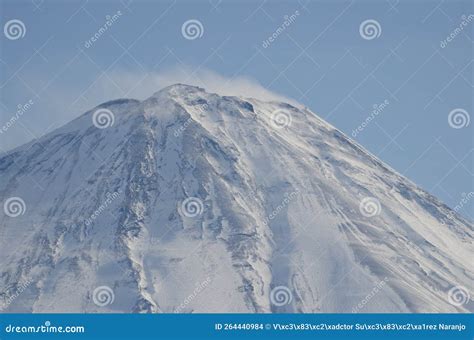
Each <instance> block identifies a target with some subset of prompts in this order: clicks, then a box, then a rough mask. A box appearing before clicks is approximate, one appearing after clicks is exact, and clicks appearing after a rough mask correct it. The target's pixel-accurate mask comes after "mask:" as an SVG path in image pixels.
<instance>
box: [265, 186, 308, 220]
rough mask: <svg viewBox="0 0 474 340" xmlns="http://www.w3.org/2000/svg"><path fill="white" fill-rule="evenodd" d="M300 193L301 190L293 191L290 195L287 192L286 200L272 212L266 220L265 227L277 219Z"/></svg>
mask: <svg viewBox="0 0 474 340" xmlns="http://www.w3.org/2000/svg"><path fill="white" fill-rule="evenodd" d="M299 193H300V191H299V189H296V190H295V191H292V192H290V193H288V192H286V193H285V195H284V196H285V198H284V199H283V200H282V201H281V202H280V204H278V205H277V207H276V208H275V209H273V210H272V212H271V213H270V214H269V215H268V216H267V217H266V218H265V221H264V223H265V225H268V224H269V223H270V221H272V220H273V219H275V217H277V215H278V214H279V213H280V212H281V211H282V210H283V209H285V207H287V206H288V205H289V204H290V202H291V201H293V200H294V199H295V197H296V196H297V195H298V194H299Z"/></svg>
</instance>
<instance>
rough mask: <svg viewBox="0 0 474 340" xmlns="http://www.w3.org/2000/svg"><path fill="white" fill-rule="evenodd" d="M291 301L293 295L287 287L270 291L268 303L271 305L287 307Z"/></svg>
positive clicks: (278, 287) (279, 287)
mask: <svg viewBox="0 0 474 340" xmlns="http://www.w3.org/2000/svg"><path fill="white" fill-rule="evenodd" d="M292 300H293V294H292V293H291V290H290V288H288V287H287V286H277V287H274V288H273V289H272V290H271V291H270V302H271V303H272V305H274V306H277V307H281V306H285V305H289V304H290V303H291V301H292Z"/></svg>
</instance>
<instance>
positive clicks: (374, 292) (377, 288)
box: [352, 277, 388, 313]
mask: <svg viewBox="0 0 474 340" xmlns="http://www.w3.org/2000/svg"><path fill="white" fill-rule="evenodd" d="M387 282H388V278H387V277H385V278H384V279H383V280H382V281H380V282H379V283H377V284H376V285H375V287H374V288H373V289H372V290H371V291H370V292H369V294H367V295H366V296H365V298H363V299H362V301H361V302H359V303H358V304H357V306H354V308H352V313H358V312H359V311H360V310H361V309H363V308H364V307H365V305H367V304H368V303H369V301H370V300H372V298H373V297H374V296H375V295H377V294H378V293H379V292H380V291H381V290H382V288H383V287H384V286H385V285H386V284H387Z"/></svg>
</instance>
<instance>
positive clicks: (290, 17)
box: [262, 10, 300, 48]
mask: <svg viewBox="0 0 474 340" xmlns="http://www.w3.org/2000/svg"><path fill="white" fill-rule="evenodd" d="M299 15H300V12H299V11H298V10H296V11H295V12H294V13H293V14H290V15H285V16H284V17H283V19H284V21H283V23H282V24H281V25H280V26H278V28H277V29H276V30H275V31H274V32H273V33H272V34H271V35H270V36H269V37H268V38H267V39H265V40H264V41H263V42H262V47H263V48H267V47H270V45H271V44H272V43H273V42H274V41H275V40H276V39H277V38H278V37H279V36H280V34H282V33H283V32H284V31H285V30H286V29H287V28H288V27H290V26H291V25H292V24H293V23H294V22H295V21H296V19H297V18H298V16H299Z"/></svg>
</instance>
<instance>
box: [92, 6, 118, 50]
mask: <svg viewBox="0 0 474 340" xmlns="http://www.w3.org/2000/svg"><path fill="white" fill-rule="evenodd" d="M121 16H122V12H121V11H117V12H115V14H113V15H107V16H106V17H105V23H104V24H103V25H102V26H101V27H100V28H99V29H98V30H97V31H96V32H95V33H94V35H92V36H91V37H90V38H89V40H86V41H85V42H84V47H85V48H90V47H92V45H94V43H95V42H97V41H98V40H99V39H100V37H101V36H102V35H103V34H104V33H105V32H106V31H107V30H108V29H109V28H110V27H112V25H113V24H115V23H116V22H117V21H118V20H119V19H120V17H121Z"/></svg>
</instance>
